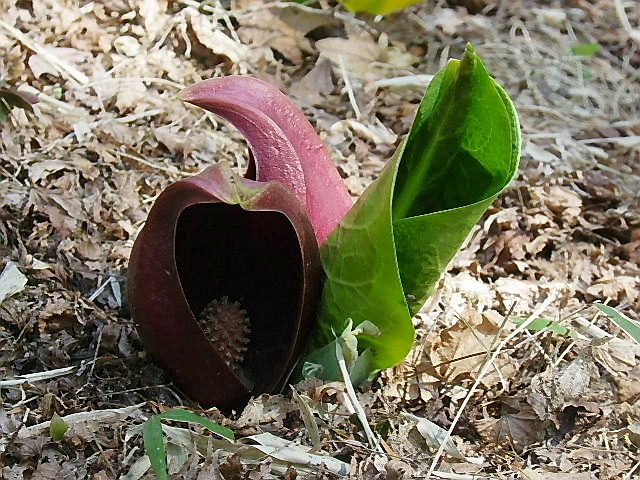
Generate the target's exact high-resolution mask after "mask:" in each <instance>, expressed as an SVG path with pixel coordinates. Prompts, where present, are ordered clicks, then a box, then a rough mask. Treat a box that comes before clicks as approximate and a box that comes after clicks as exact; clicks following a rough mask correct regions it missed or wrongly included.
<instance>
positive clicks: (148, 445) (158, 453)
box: [142, 415, 169, 480]
mask: <svg viewBox="0 0 640 480" xmlns="http://www.w3.org/2000/svg"><path fill="white" fill-rule="evenodd" d="M142 438H143V440H144V448H145V449H146V450H147V455H148V456H149V461H150V462H151V467H153V471H154V473H155V474H156V476H157V477H158V478H159V479H160V480H167V479H168V477H169V473H168V471H167V449H166V447H165V444H164V435H163V434H162V424H161V423H160V418H159V417H158V416H157V415H154V416H153V417H151V418H150V419H149V420H147V421H146V422H145V423H144V426H143V427H142Z"/></svg>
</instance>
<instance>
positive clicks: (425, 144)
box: [312, 46, 520, 369]
mask: <svg viewBox="0 0 640 480" xmlns="http://www.w3.org/2000/svg"><path fill="white" fill-rule="evenodd" d="M519 156H520V131H519V123H518V117H517V114H516V112H515V108H514V106H513V104H512V102H511V100H510V99H509V97H508V96H507V94H506V93H505V92H504V90H503V89H502V88H501V87H500V86H499V85H498V84H497V83H496V82H495V81H494V80H493V79H492V78H491V76H490V75H489V73H488V71H487V70H486V68H485V66H484V64H483V63H482V61H481V59H480V58H479V57H478V56H477V55H476V53H475V51H474V49H473V47H471V46H469V47H468V48H467V51H466V53H465V56H464V58H463V59H462V60H461V61H458V60H452V61H450V62H449V63H448V65H447V66H446V67H445V68H444V69H443V70H442V71H441V72H439V73H438V74H437V75H436V77H435V78H434V79H433V81H432V82H431V84H430V85H429V88H428V89H427V92H426V94H425V97H424V99H423V101H422V103H421V105H420V107H419V110H418V113H417V115H416V119H415V121H414V124H413V126H412V128H411V131H410V132H409V136H408V138H407V140H406V141H405V142H404V144H403V145H402V146H401V147H400V149H399V150H398V151H397V152H396V154H395V155H394V157H393V159H392V160H390V161H389V163H388V164H387V166H386V167H385V169H384V170H383V172H382V174H381V176H380V178H379V179H378V180H377V181H376V182H375V183H373V184H372V185H371V186H370V187H369V188H368V189H367V190H366V191H365V192H364V194H363V195H362V196H361V198H360V199H359V200H358V202H357V203H356V205H355V206H354V207H353V209H352V210H351V211H350V212H349V214H348V215H347V216H346V217H345V219H344V220H343V221H342V222H341V224H340V226H339V228H338V229H336V230H335V231H334V232H333V233H332V235H331V236H330V237H329V239H328V241H327V243H326V244H325V245H324V247H323V248H322V251H321V254H322V261H323V267H324V269H325V273H326V275H327V279H326V282H325V286H324V291H323V298H322V303H321V307H320V313H319V327H318V333H317V334H316V337H315V338H314V344H313V347H315V348H322V346H323V345H326V344H328V343H330V342H331V341H333V339H334V338H335V333H334V332H342V331H344V329H345V327H346V326H347V325H348V322H349V319H351V320H352V321H353V324H354V325H359V324H360V323H362V322H363V321H365V320H368V321H370V322H371V323H373V324H374V325H375V326H376V327H377V328H378V329H379V335H377V336H371V335H367V334H361V335H359V336H358V340H359V346H358V348H359V350H360V351H365V350H367V349H370V351H371V353H372V357H373V358H372V368H373V369H382V368H387V367H390V366H393V365H396V364H398V363H399V362H401V361H402V360H403V359H404V357H405V356H406V354H407V353H408V352H409V350H410V348H411V346H412V344H413V339H414V335H415V332H414V328H413V324H412V322H411V317H412V315H414V314H415V313H416V312H417V311H418V310H419V309H420V308H421V306H422V305H423V304H424V302H425V300H426V299H427V297H428V296H429V295H430V294H431V292H432V291H433V289H434V286H435V284H436V282H437V281H438V279H439V277H440V275H441V274H442V272H443V271H444V270H445V268H446V266H447V264H448V263H449V261H450V260H451V258H452V257H453V256H454V255H455V253H456V252H457V250H458V249H459V248H460V246H461V245H462V243H463V242H464V240H465V238H466V236H467V234H468V233H469V231H470V230H471V228H472V227H473V225H474V224H475V223H476V222H477V221H478V220H479V219H480V217H481V216H482V214H483V213H484V212H485V210H486V209H487V207H488V206H489V205H491V203H492V202H493V200H494V199H495V198H496V196H497V195H498V194H499V193H500V192H501V191H502V190H503V189H504V188H505V187H506V186H507V185H508V184H509V182H510V181H511V180H512V178H513V177H514V175H515V173H516V171H517V167H518V161H519ZM312 355H313V354H312Z"/></svg>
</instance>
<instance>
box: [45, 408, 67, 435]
mask: <svg viewBox="0 0 640 480" xmlns="http://www.w3.org/2000/svg"><path fill="white" fill-rule="evenodd" d="M67 430H69V425H67V422H65V421H64V419H63V418H62V417H60V415H58V414H57V413H54V414H53V417H51V423H50V424H49V435H50V436H51V438H52V439H54V440H55V441H56V442H59V441H60V440H62V439H63V438H64V435H65V433H67Z"/></svg>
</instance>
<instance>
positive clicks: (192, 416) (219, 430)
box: [158, 408, 235, 440]
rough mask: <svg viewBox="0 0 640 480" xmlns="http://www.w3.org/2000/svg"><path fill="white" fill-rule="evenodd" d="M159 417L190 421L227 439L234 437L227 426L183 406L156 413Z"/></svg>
mask: <svg viewBox="0 0 640 480" xmlns="http://www.w3.org/2000/svg"><path fill="white" fill-rule="evenodd" d="M158 417H159V418H161V419H167V420H176V421H178V422H191V423H197V424H199V425H202V426H203V427H205V428H206V429H207V430H209V431H211V432H213V433H216V434H218V435H221V436H223V437H226V438H228V439H229V440H233V439H234V438H235V436H234V434H233V430H230V429H228V428H227V427H223V426H222V425H219V424H217V423H216V422H213V421H211V420H209V419H208V418H205V417H201V416H200V415H198V414H197V413H194V412H191V411H189V410H185V409H183V408H175V409H173V410H168V411H166V412H164V413H162V414H160V415H158Z"/></svg>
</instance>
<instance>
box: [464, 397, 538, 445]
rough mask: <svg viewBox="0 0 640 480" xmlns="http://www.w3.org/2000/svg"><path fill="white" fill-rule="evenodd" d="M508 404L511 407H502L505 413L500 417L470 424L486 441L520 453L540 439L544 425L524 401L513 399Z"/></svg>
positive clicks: (479, 420) (483, 419)
mask: <svg viewBox="0 0 640 480" xmlns="http://www.w3.org/2000/svg"><path fill="white" fill-rule="evenodd" d="M509 403H511V405H508V406H507V405H503V409H505V411H504V412H503V413H502V415H500V417H498V418H491V417H488V418H482V419H478V420H475V421H473V422H472V423H473V425H474V426H475V428H476V430H477V431H478V433H479V434H480V435H481V436H482V437H483V438H485V439H486V440H488V441H490V442H495V443H498V444H500V445H505V446H511V447H513V448H514V449H515V450H516V451H522V450H523V449H524V448H526V447H528V446H529V445H532V444H534V443H537V442H538V441H540V440H541V439H542V437H543V434H544V432H545V425H544V423H543V422H541V421H540V419H539V418H538V416H537V415H536V414H535V412H534V411H533V409H532V408H531V407H530V406H529V405H528V404H527V403H525V402H524V401H519V402H518V401H516V400H515V399H513V400H512V401H510V402H509ZM507 411H511V412H513V413H507Z"/></svg>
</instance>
